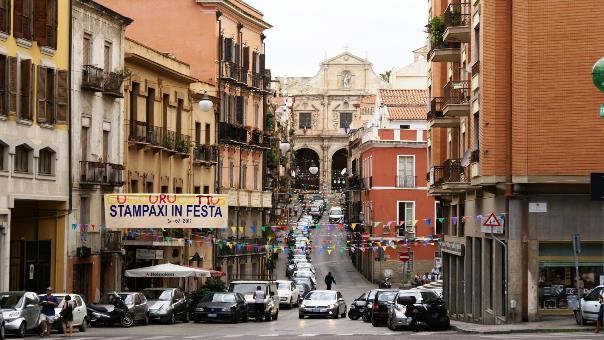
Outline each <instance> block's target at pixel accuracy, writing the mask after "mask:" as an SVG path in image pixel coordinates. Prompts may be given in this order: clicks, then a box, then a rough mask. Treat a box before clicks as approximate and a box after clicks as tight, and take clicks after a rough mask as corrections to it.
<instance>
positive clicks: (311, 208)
mask: <svg viewBox="0 0 604 340" xmlns="http://www.w3.org/2000/svg"><path fill="white" fill-rule="evenodd" d="M320 209H321V208H319V207H317V206H312V207H310V211H319V210H320Z"/></svg>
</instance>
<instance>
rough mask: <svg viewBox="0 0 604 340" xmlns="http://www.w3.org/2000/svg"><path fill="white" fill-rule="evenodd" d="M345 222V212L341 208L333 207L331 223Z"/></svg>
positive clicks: (330, 211) (330, 210)
mask: <svg viewBox="0 0 604 340" xmlns="http://www.w3.org/2000/svg"><path fill="white" fill-rule="evenodd" d="M342 222H344V211H343V210H342V208H340V207H331V209H329V223H342Z"/></svg>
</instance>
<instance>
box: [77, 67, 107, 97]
mask: <svg viewBox="0 0 604 340" xmlns="http://www.w3.org/2000/svg"><path fill="white" fill-rule="evenodd" d="M82 89H85V90H91V91H94V92H101V91H103V69H102V68H100V67H96V66H93V65H84V66H82Z"/></svg>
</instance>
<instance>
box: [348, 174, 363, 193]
mask: <svg viewBox="0 0 604 340" xmlns="http://www.w3.org/2000/svg"><path fill="white" fill-rule="evenodd" d="M346 180H347V182H348V190H363V179H362V178H361V176H359V175H352V176H349V177H348V178H347V179H346Z"/></svg>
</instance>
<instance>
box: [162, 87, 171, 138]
mask: <svg viewBox="0 0 604 340" xmlns="http://www.w3.org/2000/svg"><path fill="white" fill-rule="evenodd" d="M169 105H170V95H169V94H167V93H164V95H163V96H162V100H161V116H162V119H161V121H162V129H163V130H164V135H166V132H165V131H166V130H167V129H168V106H169ZM164 138H165V137H164Z"/></svg>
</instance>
